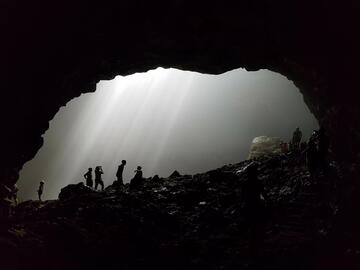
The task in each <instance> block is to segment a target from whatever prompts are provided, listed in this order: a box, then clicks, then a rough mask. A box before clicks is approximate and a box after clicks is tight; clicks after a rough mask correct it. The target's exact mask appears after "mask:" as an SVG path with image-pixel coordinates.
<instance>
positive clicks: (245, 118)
mask: <svg viewBox="0 0 360 270" xmlns="http://www.w3.org/2000/svg"><path fill="white" fill-rule="evenodd" d="M297 126H299V127H300V128H301V129H302V131H303V133H304V136H305V137H308V136H309V135H310V133H311V131H312V130H313V129H315V128H317V126H318V124H317V121H316V120H315V118H314V116H313V115H311V113H310V112H309V110H308V108H307V107H306V105H305V103H304V102H303V98H302V95H301V93H300V92H299V90H298V89H297V88H296V87H295V86H294V84H293V83H292V82H290V81H289V80H287V79H286V78H285V77H283V76H281V75H279V74H277V73H273V72H270V71H267V70H261V71H257V72H247V71H245V70H242V69H238V70H234V71H231V72H227V73H225V74H222V75H218V76H215V75H204V74H199V73H193V72H186V71H180V70H176V69H162V68H158V69H156V70H152V71H149V72H147V73H139V74H134V75H131V76H126V77H122V76H118V77H116V78H115V79H114V80H111V81H101V82H100V83H99V84H98V85H97V90H96V92H95V93H89V94H84V95H81V96H80V97H79V98H76V99H74V100H72V101H70V102H69V103H68V104H67V105H66V107H63V108H61V110H60V111H59V112H58V114H57V115H56V116H55V118H54V119H53V120H52V121H51V122H50V128H49V130H48V131H47V132H46V133H45V135H44V139H45V143H44V146H43V147H42V148H41V149H40V151H39V152H38V153H37V155H36V157H35V158H34V159H33V160H32V161H30V162H28V163H27V164H26V165H25V166H24V169H23V170H22V171H21V176H20V180H19V182H18V185H19V188H20V192H19V197H20V198H21V199H23V200H24V199H35V198H36V189H37V187H38V183H39V181H40V180H44V181H45V189H44V198H45V199H53V198H56V197H57V196H58V193H59V192H60V189H61V188H62V187H64V186H66V185H67V184H70V183H78V182H80V181H83V180H84V179H83V175H84V173H85V172H86V171H87V168H89V167H92V168H94V167H95V166H97V165H102V166H103V169H104V172H105V174H104V176H103V179H104V182H105V185H109V184H111V183H112V182H113V181H114V180H115V178H116V177H115V173H116V169H117V166H118V165H119V164H120V163H121V160H122V159H126V160H127V165H126V167H125V170H124V180H125V182H129V181H130V179H131V178H132V177H133V175H134V169H135V168H136V166H137V165H141V166H142V167H143V172H144V176H145V177H150V176H153V175H155V174H158V175H160V176H164V177H166V176H169V175H170V174H171V173H172V172H173V171H174V170H178V171H179V172H180V173H182V174H194V173H199V172H204V171H207V170H210V169H215V168H217V167H220V166H222V165H224V164H227V163H236V162H240V161H241V160H243V159H245V158H246V157H247V155H248V152H249V148H250V143H251V141H252V139H253V138H254V137H256V136H260V135H268V136H276V137H280V138H283V139H284V140H286V141H288V140H289V139H290V137H291V135H292V132H293V130H294V129H295V128H296V127H297Z"/></svg>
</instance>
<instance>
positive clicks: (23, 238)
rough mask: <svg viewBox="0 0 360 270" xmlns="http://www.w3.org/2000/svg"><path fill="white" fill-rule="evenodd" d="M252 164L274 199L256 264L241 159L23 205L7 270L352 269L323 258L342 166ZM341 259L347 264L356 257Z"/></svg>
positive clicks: (11, 228) (13, 226)
mask: <svg viewBox="0 0 360 270" xmlns="http://www.w3.org/2000/svg"><path fill="white" fill-rule="evenodd" d="M258 162H259V164H260V169H259V173H260V174H259V178H260V180H261V181H262V182H263V183H264V186H265V189H266V192H267V193H268V195H269V197H270V199H271V200H270V202H268V204H267V213H266V220H267V221H266V224H265V232H266V233H265V237H264V241H263V244H262V246H261V249H260V254H259V257H258V258H257V260H256V264H255V265H256V266H255V267H254V262H251V259H250V255H249V228H248V226H247V222H246V218H245V216H244V213H243V207H242V201H241V190H242V189H241V188H242V183H243V181H244V179H245V177H246V175H245V174H244V173H242V172H241V170H242V169H243V168H244V167H245V166H246V165H247V164H248V163H249V161H244V162H241V163H238V164H232V165H226V166H223V167H222V168H219V169H217V170H213V171H209V172H207V173H203V174H197V175H193V176H191V175H185V176H181V175H177V174H174V175H173V176H172V177H169V178H153V179H147V180H146V181H145V183H144V185H143V186H142V187H140V188H139V189H137V190H131V191H130V190H129V187H128V186H127V185H126V186H125V187H124V188H121V189H120V190H117V189H116V188H115V186H110V187H108V188H106V190H105V191H104V192H96V191H93V190H90V189H88V188H86V187H84V186H83V185H81V184H78V185H70V186H67V187H65V188H64V189H63V190H62V191H61V193H60V196H59V198H60V199H59V200H54V201H46V202H42V203H40V202H38V201H27V202H24V203H22V204H20V205H18V207H17V209H16V212H15V214H14V216H13V218H12V220H11V222H10V223H9V224H7V230H6V231H7V232H6V235H4V236H2V237H1V239H0V250H1V254H2V258H3V259H2V264H3V265H8V266H9V268H4V269H10V268H11V269H21V270H23V269H24V270H25V269H54V270H57V269H59V270H60V269H248V268H251V267H253V268H256V269H315V268H322V269H325V268H326V269H351V268H350V266H349V268H346V267H345V264H344V265H342V266H344V267H341V268H338V265H337V264H335V263H334V262H333V260H331V258H329V254H332V252H333V253H334V252H339V251H338V250H335V249H334V248H333V246H334V242H336V239H335V237H333V236H332V235H333V234H334V233H333V232H334V231H336V227H337V226H339V225H337V222H336V220H337V218H338V215H339V213H341V211H340V209H341V204H342V203H341V199H340V198H341V196H340V193H341V188H340V185H341V183H342V181H343V174H342V172H341V166H339V165H337V164H335V163H332V164H331V165H330V166H329V168H328V169H327V170H326V172H321V173H319V175H318V176H316V177H315V178H314V179H311V178H310V176H309V173H308V171H307V170H306V168H305V166H304V164H303V161H301V160H297V159H296V158H294V157H293V156H291V155H279V156H276V157H264V158H261V159H258ZM341 252H342V251H341ZM346 252H347V255H346V256H350V257H351V259H352V260H353V259H354V258H358V257H359V254H360V251H358V250H356V249H355V248H350V251H349V248H348V249H347V250H346ZM330 257H331V256H330ZM337 263H338V260H337ZM351 267H353V265H351ZM2 269H3V268H2Z"/></svg>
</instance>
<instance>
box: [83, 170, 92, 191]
mask: <svg viewBox="0 0 360 270" xmlns="http://www.w3.org/2000/svg"><path fill="white" fill-rule="evenodd" d="M84 178H85V180H86V185H87V186H88V187H90V188H92V187H93V184H94V182H93V180H92V168H89V169H88V171H87V172H86V173H85V174H84Z"/></svg>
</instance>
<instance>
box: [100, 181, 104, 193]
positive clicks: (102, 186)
mask: <svg viewBox="0 0 360 270" xmlns="http://www.w3.org/2000/svg"><path fill="white" fill-rule="evenodd" d="M100 184H101V191H104V181H102V180H101V182H100Z"/></svg>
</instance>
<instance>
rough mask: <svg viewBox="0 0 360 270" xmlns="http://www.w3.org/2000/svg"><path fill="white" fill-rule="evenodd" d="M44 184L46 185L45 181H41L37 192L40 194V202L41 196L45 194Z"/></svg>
mask: <svg viewBox="0 0 360 270" xmlns="http://www.w3.org/2000/svg"><path fill="white" fill-rule="evenodd" d="M44 184H45V182H44V181H40V184H39V188H38V190H37V193H38V196H39V201H41V196H42V194H43V192H44Z"/></svg>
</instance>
